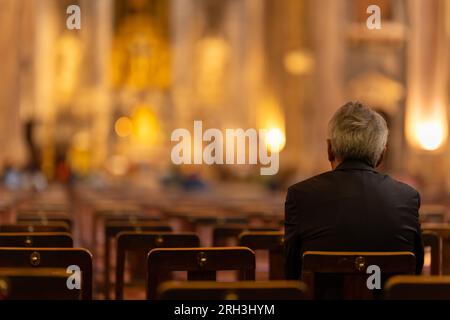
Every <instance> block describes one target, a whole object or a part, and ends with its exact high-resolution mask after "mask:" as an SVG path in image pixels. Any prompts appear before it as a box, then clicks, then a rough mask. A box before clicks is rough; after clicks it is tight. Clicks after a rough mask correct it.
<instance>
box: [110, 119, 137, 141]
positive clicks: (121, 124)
mask: <svg viewBox="0 0 450 320" xmlns="http://www.w3.org/2000/svg"><path fill="white" fill-rule="evenodd" d="M114 129H115V131H116V134H117V135H118V136H119V137H121V138H126V137H128V136H129V135H130V134H131V133H133V123H132V122H131V119H130V118H128V117H120V118H119V119H117V121H116V123H115V125H114Z"/></svg>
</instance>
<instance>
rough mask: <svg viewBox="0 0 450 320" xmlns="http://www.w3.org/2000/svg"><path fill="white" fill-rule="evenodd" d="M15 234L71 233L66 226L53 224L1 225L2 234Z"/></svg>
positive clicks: (0, 231)
mask: <svg viewBox="0 0 450 320" xmlns="http://www.w3.org/2000/svg"><path fill="white" fill-rule="evenodd" d="M9 232H12V233H15V232H67V233H70V230H69V228H68V227H67V225H66V224H61V223H58V222H51V223H48V224H46V225H42V224H33V223H18V224H3V225H0V233H9Z"/></svg>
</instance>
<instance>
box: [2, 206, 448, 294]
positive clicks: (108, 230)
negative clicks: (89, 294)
mask: <svg viewBox="0 0 450 320" xmlns="http://www.w3.org/2000/svg"><path fill="white" fill-rule="evenodd" d="M59 218H61V217H60V216H58V215H57V214H54V213H53V214H52V215H42V214H40V215H39V217H38V218H36V217H34V218H33V217H31V216H26V217H23V216H22V217H18V222H19V223H24V225H23V226H25V227H27V230H26V231H25V232H27V231H34V230H35V229H36V227H37V228H39V227H47V228H48V227H49V226H51V225H50V224H54V223H55V224H56V223H60V222H65V223H66V226H67V227H68V228H69V229H70V228H71V227H70V226H71V225H72V224H71V222H67V221H63V220H58V219H59ZM37 221H40V222H41V225H39V224H36V225H34V223H37ZM156 221H157V219H153V218H152V219H148V221H142V220H141V219H137V218H135V217H134V218H133V217H132V218H130V216H128V217H121V218H119V219H116V221H108V223H107V224H106V225H105V237H106V238H107V239H109V240H111V239H112V238H116V239H117V256H116V258H117V260H116V261H117V262H116V264H117V270H118V271H119V277H118V276H117V273H118V272H117V270H116V296H117V297H119V298H120V293H118V290H119V291H121V290H120V287H121V286H123V285H122V284H121V280H120V279H123V276H121V275H120V273H121V272H122V271H120V269H121V268H122V270H123V267H121V265H124V264H125V262H124V261H125V258H124V255H125V254H119V252H120V250H119V248H120V245H119V243H120V241H119V238H120V237H119V236H122V234H120V233H121V232H124V233H126V232H128V233H130V234H128V235H127V236H125V235H124V236H125V237H124V238H127V237H128V241H129V242H130V243H134V245H132V246H130V247H128V248H130V249H134V248H137V246H136V242H133V241H135V240H132V239H133V236H136V235H135V234H133V233H134V232H137V233H138V235H140V234H142V232H145V230H146V229H145V227H146V225H145V224H147V227H149V229H148V231H158V232H166V233H168V232H170V231H171V229H170V227H168V226H167V225H164V224H163V223H160V222H156ZM32 223H33V224H32ZM127 224H128V227H127ZM124 225H125V229H123V227H124ZM30 226H31V227H32V229H30ZM5 227H7V226H5ZM10 227H11V226H10ZM142 227H144V228H142ZM154 227H156V230H155V228H154ZM424 227H426V228H428V229H427V230H429V229H430V227H433V229H432V230H433V231H434V232H435V233H432V232H424V241H425V242H426V243H428V244H430V245H429V246H430V247H431V248H432V249H431V256H432V259H431V269H432V270H431V271H432V272H431V273H432V274H439V273H440V272H441V271H440V270H441V267H440V265H441V262H442V261H441V260H442V259H440V253H441V252H442V249H441V248H440V246H441V241H442V240H441V239H442V238H444V240H445V237H442V236H441V237H437V236H436V231H438V232H439V231H442V230H444V232H443V233H441V234H443V235H444V236H445V228H442V227H441V226H424ZM127 228H128V229H127ZM158 228H161V229H158ZM269 229H270V228H269ZM123 230H125V231H123ZM126 230H130V231H126ZM216 230H217V231H216ZM66 231H67V229H66ZM241 231H243V228H241V227H240V226H239V225H236V224H235V225H234V226H221V227H217V228H216V229H215V231H214V235H215V237H214V239H219V240H215V241H214V244H215V245H218V244H220V242H221V241H222V242H223V241H224V239H226V238H227V237H231V238H235V237H236V234H239V233H240V232H241ZM260 232H261V233H263V234H264V232H274V233H275V235H276V239H277V240H276V241H272V245H274V243H276V244H275V245H274V249H273V250H272V251H273V253H274V254H273V256H275V257H276V258H275V259H273V261H275V263H274V264H273V265H275V266H276V267H274V268H272V263H271V268H270V270H271V271H272V270H278V272H279V271H280V270H282V234H280V232H278V234H277V232H276V231H260ZM172 235H174V234H172ZM266 235H267V234H266ZM19 236H24V235H19ZM58 236H63V235H58ZM64 236H65V238H66V239H67V234H65V235H64ZM191 236H192V234H191ZM272 238H273V237H272ZM5 239H6V238H5ZM10 239H11V237H10ZM130 239H131V240H130ZM161 239H163V237H162V236H159V237H158V238H157V239H156V240H154V241H155V242H160V241H161ZM147 240H148V239H147ZM147 240H146V241H147ZM10 241H11V240H10ZM27 241H28V242H27ZM241 242H242V241H239V244H241ZM26 243H28V246H29V245H30V235H28V240H24V244H25V245H27V244H26ZM31 243H36V240H31ZM66 243H67V242H66ZM16 244H19V243H16ZM72 245H73V242H72ZM107 245H108V247H107ZM241 245H245V246H248V247H250V248H256V247H254V246H253V247H252V246H251V245H250V244H241ZM254 245H260V247H259V249H264V250H268V249H267V246H264V245H261V239H259V241H257V242H256V243H254ZM145 246H146V247H145ZM196 246H198V245H196ZM151 247H152V246H150V248H149V245H148V244H147V242H145V243H144V244H143V247H142V249H145V250H143V251H146V250H147V249H151ZM153 247H158V245H155V246H153ZM177 247H181V245H177ZM124 248H125V249H124V252H126V251H127V249H126V246H125V247H124ZM275 248H276V249H275ZM254 250H258V249H254ZM128 251H132V250H128ZM141 251H142V250H141ZM109 252H111V249H110V241H105V256H106V255H107V254H108V253H109ZM119 256H122V257H123V259H122V258H120V259H119ZM106 261H109V259H107V260H105V265H106V264H107V262H106ZM280 274H281V272H280ZM274 278H276V277H272V276H271V279H274ZM280 278H281V279H282V274H281V275H280ZM105 279H106V278H105ZM118 279H119V280H118ZM117 288H119V289H117ZM108 292H109V290H108Z"/></svg>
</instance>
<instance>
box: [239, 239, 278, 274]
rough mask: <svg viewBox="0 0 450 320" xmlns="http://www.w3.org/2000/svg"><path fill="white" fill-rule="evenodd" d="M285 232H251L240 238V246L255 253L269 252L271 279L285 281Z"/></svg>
mask: <svg viewBox="0 0 450 320" xmlns="http://www.w3.org/2000/svg"><path fill="white" fill-rule="evenodd" d="M283 244H284V232H283V231H250V232H243V233H241V234H240V236H239V246H242V247H248V248H250V249H252V250H253V251H256V250H266V251H268V252H269V279H270V280H283V279H285V278H286V276H285V274H284V257H283V252H284V251H283Z"/></svg>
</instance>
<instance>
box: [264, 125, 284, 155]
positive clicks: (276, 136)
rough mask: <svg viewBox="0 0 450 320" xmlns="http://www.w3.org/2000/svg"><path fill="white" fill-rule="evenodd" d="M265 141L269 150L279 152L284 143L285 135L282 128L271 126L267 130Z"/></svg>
mask: <svg viewBox="0 0 450 320" xmlns="http://www.w3.org/2000/svg"><path fill="white" fill-rule="evenodd" d="M266 143H267V147H268V149H269V150H270V151H271V152H280V151H281V150H283V148H284V146H285V145H286V137H285V135H284V133H283V131H282V130H280V129H278V128H272V129H270V130H269V131H267V135H266Z"/></svg>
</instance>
